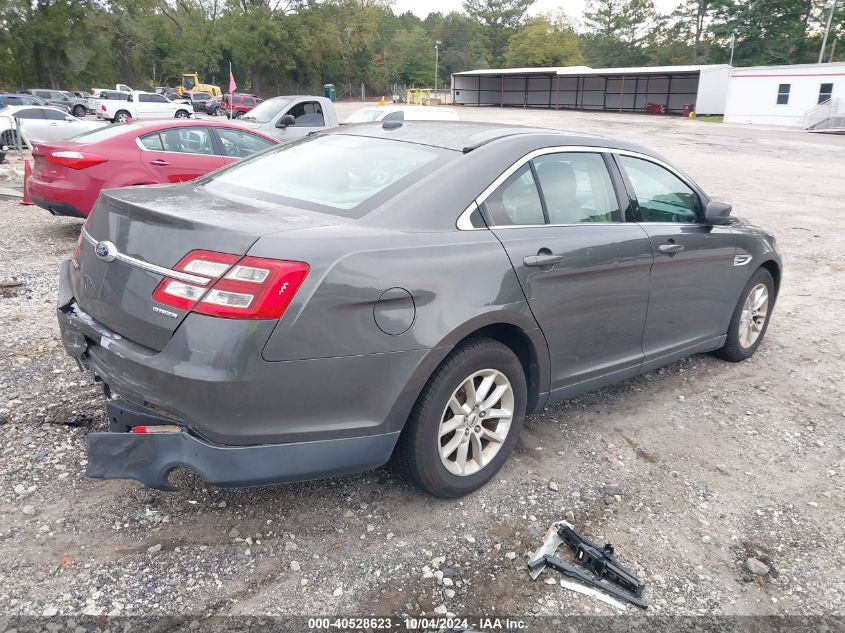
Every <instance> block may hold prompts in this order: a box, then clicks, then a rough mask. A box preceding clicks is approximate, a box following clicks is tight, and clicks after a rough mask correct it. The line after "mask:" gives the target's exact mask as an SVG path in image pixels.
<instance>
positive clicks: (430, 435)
mask: <svg viewBox="0 0 845 633" xmlns="http://www.w3.org/2000/svg"><path fill="white" fill-rule="evenodd" d="M484 369H494V370H497V371H498V372H501V373H502V374H504V376H505V377H506V378H507V380H508V381H509V382H510V385H511V390H512V393H513V414H512V418H511V424H510V428H509V430H508V433H507V436H506V437H505V440H504V441H503V442H502V443H501V447H500V448H499V450H498V452H497V453H496V454H495V455H494V456H493V457H492V458H491V459H490V461H489V462H488V463H487V464H486V465H484V466H483V467H482V468H481V469H480V470H478V471H477V472H475V473H473V474H470V475H465V476H464V475H456V474H453V473H451V472H449V470H447V469H446V467H445V466H444V464H443V463H442V461H441V458H440V441H441V440H440V437H439V431H440V422H441V419H442V418H443V415H444V409H445V408H446V407H447V403H448V402H449V400H450V398H451V397H452V394H453V393H454V392H455V390H456V389H458V388H459V387H460V386H461V384H462V383H463V382H464V381H465V380H466V379H467V378H468V377H470V376H472V375H473V374H474V373H475V372H478V371H482V370H484ZM526 399H527V386H526V380H525V372H524V370H523V367H522V363H520V361H519V358H517V356H516V354H514V352H513V351H512V350H511V349H510V348H509V347H507V346H506V345H504V344H502V343H500V342H499V341H496V340H494V339H490V338H486V337H475V338H472V339H468V340H467V341H465V342H464V343H462V344H460V345H459V346H458V347H456V348H455V349H454V350H452V352H451V353H450V354H449V356H447V357H446V359H445V360H444V361H443V362H442V363H441V364H440V366H439V367H438V368H437V369H436V370H435V372H434V374H433V375H432V376H431V378H429V380H428V382H427V383H426V385H425V387H423V390H422V392H421V393H420V396H419V398H418V399H417V402H416V403H415V404H414V408H413V410H412V411H411V415H410V416H409V418H408V421H407V422H406V424H405V428H404V429H403V430H402V433H401V435H400V436H399V441H398V442H397V444H396V449H395V450H394V452H393V456H392V458H391V465H392V467H393V468H394V470H396V471H397V472H399V473H400V474H401V475H402V476H404V477H405V478H406V479H407V480H408V481H410V482H411V483H413V484H414V485H416V486H417V487H419V488H421V489H422V490H424V491H425V492H427V493H429V494H431V495H433V496H435V497H440V498H443V499H451V498H455V497H461V496H463V495H466V494H469V493H471V492H473V491H475V490H477V489H478V488H480V487H481V486H483V485H484V484H485V483H487V482H488V481H489V480H490V479H491V478H492V477H493V476H494V475H495V474H496V473H497V472H498V471H499V469H500V468H501V467H502V464H504V463H505V461H506V460H507V458H508V456H509V455H510V454H511V451H512V450H513V447H514V445H515V444H516V442H517V440H518V439H519V433H520V431H521V430H522V424H523V422H524V421H525V406H526ZM475 428H478V427H475ZM456 433H457V432H456ZM444 437H448V436H444ZM470 450H472V451H474V450H475V449H470Z"/></svg>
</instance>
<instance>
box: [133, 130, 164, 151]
mask: <svg viewBox="0 0 845 633" xmlns="http://www.w3.org/2000/svg"><path fill="white" fill-rule="evenodd" d="M139 140H140V141H141V145H143V146H144V147H146V148H147V149H148V150H151V151H153V152H162V151H164V143H162V142H161V137H160V136H159V135H158V132H156V133H155V134H147V135H146V136H142V137H141V138H140V139H139Z"/></svg>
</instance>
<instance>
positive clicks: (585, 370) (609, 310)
mask: <svg viewBox="0 0 845 633" xmlns="http://www.w3.org/2000/svg"><path fill="white" fill-rule="evenodd" d="M493 232H494V233H495V235H496V236H497V237H498V238H499V240H500V241H501V242H502V244H503V245H504V247H505V250H506V251H507V253H508V255H509V257H510V259H511V263H512V264H513V266H514V269H515V270H516V272H517V275H518V277H519V280H520V283H521V284H522V288H523V291H524V292H525V296H526V298H527V299H528V303H529V306H530V307H531V310H532V312H533V313H534V317H535V318H536V320H537V322H538V324H539V325H540V328H541V329H542V330H543V333H544V334H545V336H546V340H547V342H548V346H549V356H550V362H551V388H552V391H555V390H559V389H563V388H566V387H569V386H572V385H575V384H578V383H581V382H584V381H589V380H592V379H594V378H597V377H599V376H602V375H605V374H608V373H611V372H616V371H620V370H625V369H631V368H632V369H633V373H636V371H637V370H638V369H639V366H640V365H641V363H642V360H643V353H642V332H643V326H644V324H645V320H646V311H647V306H648V296H649V270H650V268H651V263H652V253H651V246H650V243H649V240H648V237H647V235H646V233H645V231H643V229H642V228H641V227H640V226H639V225H637V224H630V223H629V224H623V223H618V224H611V223H608V224H584V225H570V226H537V227H522V228H498V229H493ZM546 252H548V253H549V254H551V255H553V256H560V257H561V259H560V261H559V262H558V263H556V264H553V265H550V266H540V267H538V266H531V265H526V261H525V260H526V258H529V260H528V262H529V263H531V262H532V260H531V259H530V258H532V257H536V256H538V253H540V255H541V256H542V255H543V254H544V253H546Z"/></svg>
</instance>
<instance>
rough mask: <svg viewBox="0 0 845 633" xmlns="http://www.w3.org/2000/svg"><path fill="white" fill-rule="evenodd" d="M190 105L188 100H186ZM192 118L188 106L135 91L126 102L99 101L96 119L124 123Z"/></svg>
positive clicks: (155, 95)
mask: <svg viewBox="0 0 845 633" xmlns="http://www.w3.org/2000/svg"><path fill="white" fill-rule="evenodd" d="M188 104H190V100H188ZM190 116H192V112H191V107H190V105H186V104H184V103H174V102H173V101H171V100H170V99H168V98H167V97H165V96H164V95H159V94H156V93H154V92H142V91H140V90H135V91H133V92H130V93H129V96H128V97H126V101H101V102H100V111H99V112H97V117H100V118H103V119H106V120H107V121H113V122H115V123H125V122H126V121H129V120H130V119H169V118H177V119H187V118H189V117H190Z"/></svg>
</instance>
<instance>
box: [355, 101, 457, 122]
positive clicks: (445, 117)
mask: <svg viewBox="0 0 845 633" xmlns="http://www.w3.org/2000/svg"><path fill="white" fill-rule="evenodd" d="M394 112H401V113H402V117H403V120H405V121H457V120H458V111H457V110H455V109H454V108H443V107H440V106H407V105H406V106H402V105H399V106H396V105H389V106H368V107H365V108H361V109H360V110H355V112H353V113H352V114H351V115H349V117H348V118H347V119H346V123H370V122H372V121H382V120H384V118H385V117H386V116H388V115H389V114H392V113H394Z"/></svg>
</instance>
